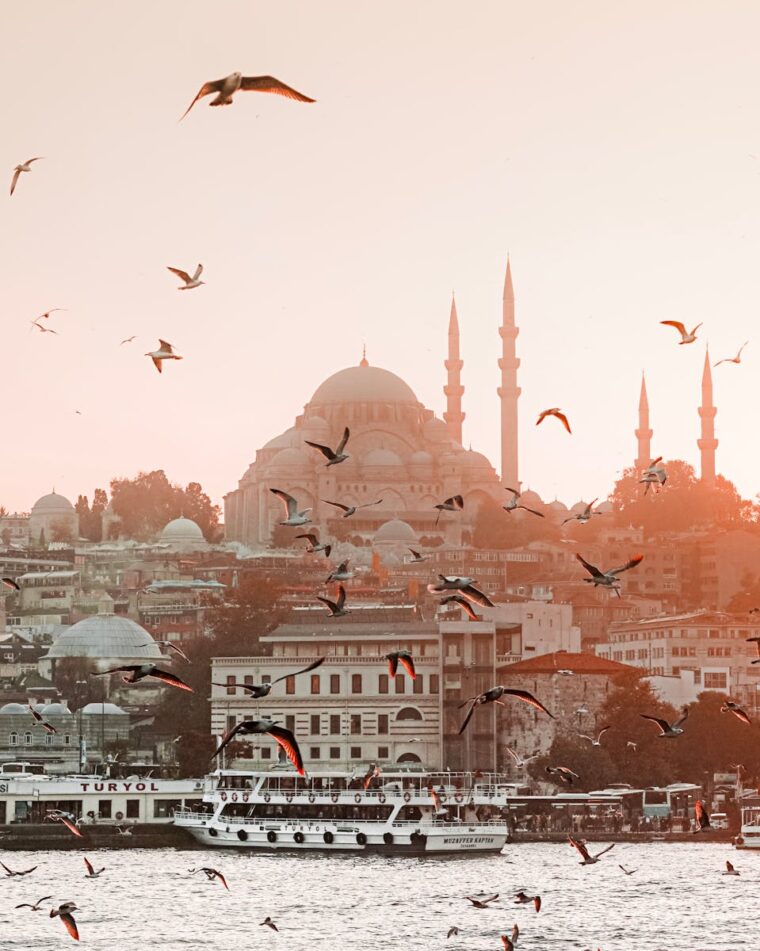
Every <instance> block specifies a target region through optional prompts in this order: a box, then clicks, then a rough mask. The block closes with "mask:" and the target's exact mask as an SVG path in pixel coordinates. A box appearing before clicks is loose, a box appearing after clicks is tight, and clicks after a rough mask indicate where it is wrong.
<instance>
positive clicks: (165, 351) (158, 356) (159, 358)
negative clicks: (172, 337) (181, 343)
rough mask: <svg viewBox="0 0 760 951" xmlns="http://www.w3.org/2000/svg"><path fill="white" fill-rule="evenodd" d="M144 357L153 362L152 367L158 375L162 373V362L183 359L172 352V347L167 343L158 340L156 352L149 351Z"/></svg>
mask: <svg viewBox="0 0 760 951" xmlns="http://www.w3.org/2000/svg"><path fill="white" fill-rule="evenodd" d="M145 356H146V357H150V358H151V360H152V361H153V366H154V367H155V368H156V369H157V370H158V372H159V373H163V367H162V364H163V361H164V360H182V359H183V358H182V357H181V356H180V355H179V354H178V353H175V352H174V347H173V346H172V345H171V344H170V343H168V342H167V341H166V340H162V339H161V338H160V337H159V338H158V350H151V351H150V352H149V353H146V354H145Z"/></svg>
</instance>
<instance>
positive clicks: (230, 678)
mask: <svg viewBox="0 0 760 951" xmlns="http://www.w3.org/2000/svg"><path fill="white" fill-rule="evenodd" d="M236 693H237V687H236V686H235V675H234V674H228V675H227V696H228V697H234V696H235V694H236Z"/></svg>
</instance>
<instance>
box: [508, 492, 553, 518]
mask: <svg viewBox="0 0 760 951" xmlns="http://www.w3.org/2000/svg"><path fill="white" fill-rule="evenodd" d="M504 488H505V489H506V491H507V492H511V493H512V498H511V499H507V501H506V502H505V503H504V505H502V508H503V509H504V511H505V512H514V511H515V509H522V510H523V511H524V512H530V513H531V515H538V516H539V518H543V517H544V513H543V512H538V511H537V510H536V509H531V508H528V506H527V505H523V504H522V503H521V502H520V495H521V493H520V492H518V491H517V489H510V488H509V486H505V487H504Z"/></svg>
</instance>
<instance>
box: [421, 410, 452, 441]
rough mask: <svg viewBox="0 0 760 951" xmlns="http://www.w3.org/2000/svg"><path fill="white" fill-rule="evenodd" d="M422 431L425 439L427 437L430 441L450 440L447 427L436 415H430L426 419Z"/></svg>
mask: <svg viewBox="0 0 760 951" xmlns="http://www.w3.org/2000/svg"><path fill="white" fill-rule="evenodd" d="M422 432H423V435H424V436H425V439H429V440H430V441H431V442H448V443H450V442H452V439H451V435H450V433H449V427H448V426H447V425H446V423H444V421H443V420H442V419H438V417H437V416H431V418H430V419H428V420H426V422H425V424H424V425H423V427H422Z"/></svg>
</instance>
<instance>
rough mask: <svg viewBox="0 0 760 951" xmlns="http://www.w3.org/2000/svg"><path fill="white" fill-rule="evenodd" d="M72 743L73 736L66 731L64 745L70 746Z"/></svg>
mask: <svg viewBox="0 0 760 951" xmlns="http://www.w3.org/2000/svg"><path fill="white" fill-rule="evenodd" d="M70 744H71V737H70V736H69V734H68V733H64V735H63V745H64V746H69V745H70Z"/></svg>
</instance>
